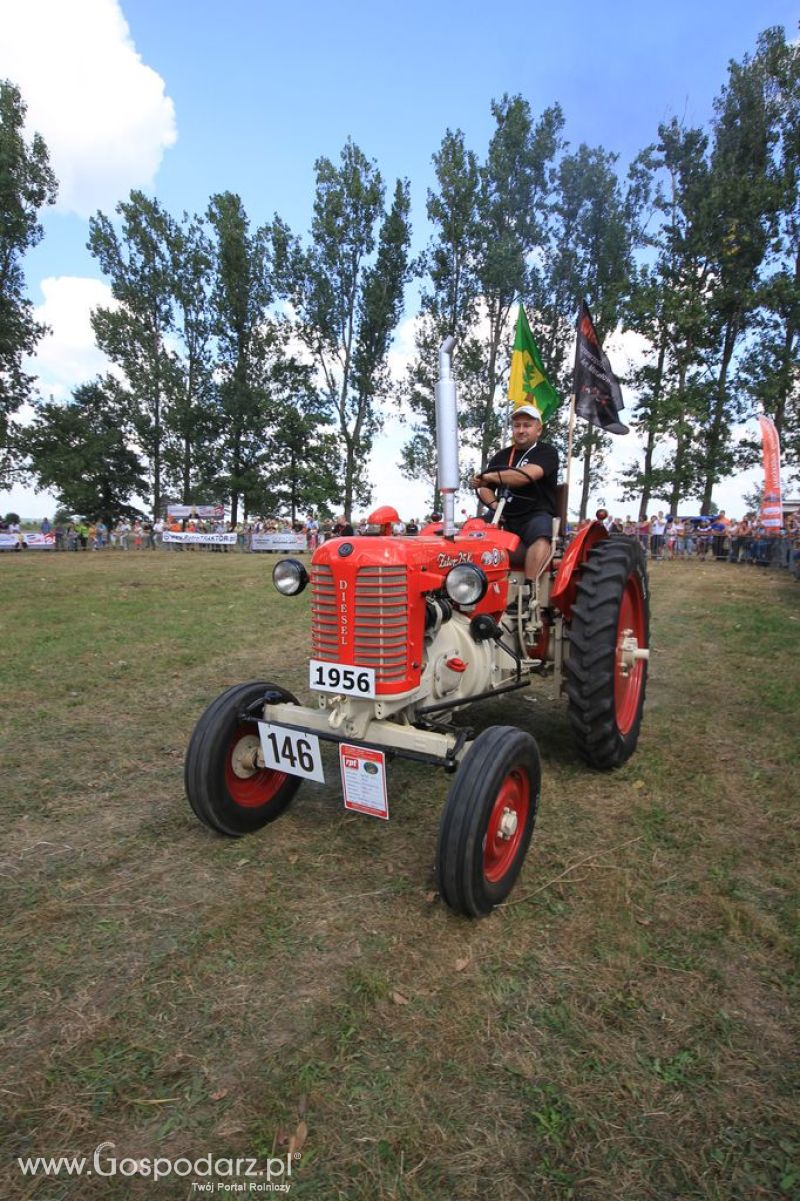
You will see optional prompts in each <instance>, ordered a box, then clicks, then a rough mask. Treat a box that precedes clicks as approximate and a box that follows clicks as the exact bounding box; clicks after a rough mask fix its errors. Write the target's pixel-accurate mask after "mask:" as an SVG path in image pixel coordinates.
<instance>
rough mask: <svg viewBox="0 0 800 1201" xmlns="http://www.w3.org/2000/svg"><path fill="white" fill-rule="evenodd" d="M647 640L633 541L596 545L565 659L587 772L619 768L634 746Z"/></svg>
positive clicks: (643, 583)
mask: <svg viewBox="0 0 800 1201" xmlns="http://www.w3.org/2000/svg"><path fill="white" fill-rule="evenodd" d="M649 635H650V607H649V594H648V587H647V569H646V566H645V560H644V555H643V553H642V548H641V546H640V545H639V543H638V542H635V541H634V540H633V539H632V538H609V539H608V540H607V541H604V542H600V543H598V544H597V546H595V547H594V549H593V550H592V551H591V553H590V554H589V557H588V559H587V560H586V562H585V563H584V564H583V565H582V567H581V574H580V579H579V580H578V586H577V593H576V599H575V603H574V605H573V606H572V619H571V622H570V627H569V657H568V658H567V661H566V672H567V697H568V698H569V716H570V722H571V725H572V730H573V734H574V736H575V740H576V742H577V744H578V750H579V752H580V754H581V755H582V756H583V758H584V759H585V760H586V761H587V762H588V763H590V764H591V765H592V767H600V768H611V767H619V766H620V765H621V764H623V763H624V762H625V761H626V759H628V758H629V757H630V756H631V755H632V754H633V752H634V750H635V749H636V743H637V741H638V739H639V727H640V726H641V724H642V710H643V708H644V694H645V687H646V684H647V654H648V649H647V648H648V644H649Z"/></svg>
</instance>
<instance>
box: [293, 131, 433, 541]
mask: <svg viewBox="0 0 800 1201" xmlns="http://www.w3.org/2000/svg"><path fill="white" fill-rule="evenodd" d="M315 172H316V192H315V200H314V215H313V220H312V224H311V246H310V248H309V249H307V250H306V249H303V247H302V245H301V243H300V241H299V240H298V239H297V238H296V237H295V236H294V235H293V234H292V233H291V231H290V229H289V227H288V226H287V225H286V224H285V223H284V222H283V221H281V219H280V218H278V217H276V218H275V222H274V225H273V244H274V247H275V256H276V271H277V276H278V278H279V280H280V285H281V292H282V295H283V296H284V298H286V299H287V300H289V301H290V302H291V305H292V308H293V311H294V313H295V315H296V321H295V324H294V330H295V333H296V335H297V337H298V338H299V339H300V341H301V342H302V344H303V345H304V346H305V348H306V350H307V352H308V354H309V356H310V358H311V360H312V362H313V363H314V366H315V368H316V369H317V371H318V373H319V378H320V381H321V383H320V390H321V392H322V393H323V395H324V396H325V398H326V399H327V401H328V403H329V405H330V407H331V410H332V412H333V414H334V416H335V421H336V426H337V431H338V437H339V444H340V448H341V454H342V459H343V477H344V478H343V481H342V494H343V507H344V511H345V514H346V516H347V519H348V520H350V519H351V517H352V512H353V505H354V502H355V501H356V500H358V501H360V502H362V503H363V502H365V501H366V500H368V498H369V494H370V489H369V486H368V484H367V478H366V467H367V460H368V457H369V453H370V451H371V449H372V445H373V440H374V437H375V434H376V433H377V432H378V431H379V429H380V428H381V413H380V409H379V407H378V402H379V401H380V400H382V399H383V398H385V397H386V396H387V395H388V393H389V374H388V368H387V355H388V351H389V347H390V344H391V339H392V336H393V333H394V330H395V328H396V327H397V324H398V322H399V320H400V316H401V313H402V307H403V291H404V287H405V284H406V282H407V281H408V279H409V275H410V264H409V243H410V238H411V231H410V226H409V209H410V200H409V185H408V183H407V182H406V181H402V180H398V181H397V183H396V185H395V189H394V193H393V197H392V202H391V206H390V207H389V208H388V209H387V208H386V207H385V188H384V183H383V179H382V177H381V174H380V172H379V170H378V167H377V164H376V163H375V162H374V161H372V160H369V159H367V157H366V156H365V155H364V153H363V152H362V151H361V150H360V149H359V147H358V146H356V145H355V144H354V143H353V142H352V141H348V142H347V143H346V144H345V146H344V148H343V150H342V153H341V157H340V161H339V164H338V165H334V163H332V162H331V160H330V159H328V158H320V159H318V160H317V162H316V164H315Z"/></svg>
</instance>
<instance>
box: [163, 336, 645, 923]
mask: <svg viewBox="0 0 800 1201" xmlns="http://www.w3.org/2000/svg"><path fill="white" fill-rule="evenodd" d="M454 346H455V339H453V338H447V339H446V340H445V342H444V343H443V345H442V348H441V350H440V353H439V377H440V378H439V382H438V384H437V389H436V407H437V412H436V426H437V437H438V445H437V451H438V456H439V489H440V491H441V493H442V497H443V502H444V519H443V521H442V522H438V523H435V524H433V523H432V524H431V525H429V526H427V527H425V528H424V529H422V530H421V531H420V534H419V536H418V537H401V536H396V535H394V534H392V533H387V532H386V531H387V530H388V531H391V529H392V525H393V523H396V522H398V515H397V513H396V512H395V511H394V510H393V509H391V508H388V507H384V508H381V509H378V510H376V512H375V513H373V514H372V516H371V518H370V522H371V523H372V524H374V525H376V526H377V527H378V528H379V529H381V530H383V531H384V532H383V533H380V534H377V535H374V536H372V535H364V536H362V537H345V538H333V539H331V540H329V541H327V542H324V543H323V544H322V545H321V546H319V547H318V548H317V549H316V550H315V551H314V553H313V556H312V558H311V564H310V572H309V571H307V570H306V567H305V566H304V564H303V563H302V562H301V561H300V560H299V559H294V558H287V559H282V560H280V561H279V562H278V563H277V564H276V565H275V568H274V571H273V582H274V584H275V587H276V588H277V589H278V591H279V592H281V593H283V595H284V596H286V597H295V598H296V597H299V596H301V595H303V594H305V590H306V589H307V587H308V586H309V584H310V597H311V605H310V618H311V656H310V662H309V678H308V684H309V689H310V690H311V693H312V696H313V697H314V699H315V703H314V704H308V705H304V704H301V703H300V702H299V701H298V699H297V697H295V696H293V695H292V693H291V692H288V691H287V690H286V689H285V688H282V687H281V686H280V685H279V684H275V683H269V682H267V681H266V680H254V681H252V682H250V683H246V684H237V685H236V686H235V687H233V688H229V689H228V690H227V691H226V692H223V693H222V694H221V695H220V696H218V697H217V699H216V700H215V701H213V702H212V703H211V705H210V706H209V707H208V709H207V710H206V711H205V713H204V714H203V715H202V717H201V718H200V720H199V721H198V723H197V726H196V727H195V730H194V733H193V734H192V738H191V741H190V743H189V748H188V751H187V754H186V771H185V780H186V791H187V794H188V797H189V801H190V803H191V806H192V809H193V810H194V812H195V813H196V815H197V816H198V818H199V819H200V820H201V821H202V822H204V823H205V824H206V825H207V826H210V827H211V828H212V829H213V830H216V831H218V832H219V833H221V834H227V835H231V836H233V837H239V836H241V835H244V834H249V833H252V832H253V831H255V830H259V829H261V827H262V826H265V825H266V824H267V823H269V822H271V821H273V820H274V819H275V818H277V817H279V816H280V814H281V813H283V811H284V810H285V809H286V808H287V806H288V805H289V803H290V802H291V801H292V799H293V798H294V796H295V795H296V793H297V791H298V789H299V787H300V784H301V783H302V781H303V780H309V781H317V782H323V781H325V780H326V779H328V780H330V779H334V780H335V779H336V778H337V775H338V778H339V780H340V781H341V783H342V789H343V794H344V800H345V804H347V805H348V807H349V808H351V809H353V810H354V811H356V812H360V813H365V814H370V815H372V816H378V817H381V818H384V819H386V818H387V817H388V816H389V800H390V797H391V780H390V779H389V780H388V788H387V772H386V763H387V760H391V759H392V758H393V757H394V756H401V757H402V758H405V759H413V760H417V761H418V762H420V763H425V764H431V765H435V766H438V767H443V768H444V769H445V771H446V772H448V773H450V774H452V776H453V779H452V783H451V785H450V789H449V792H448V794H447V797H446V800H445V803H444V809H443V812H442V817H441V823H440V826H439V836H438V844H437V848H436V874H437V882H438V888H439V891H440V893H441V895H442V897H443V898H444V900H445V901H446V902H447V904H448V905H449V906H451V908H452V909H454V910H455V911H456V912H458V913H462V914H467V915H470V916H473V917H479V916H482V915H484V914H487V913H489V912H490V911H491V909H492V908H493V907H494V906H495V905H498V904H500V902H502V901H503V900H504V899H505V898H506V897H507V896H508V894H509V892H510V891H511V889H512V887H513V886H514V883H515V881H516V879H517V877H518V875H519V873H520V871H521V869H522V865H523V862H524V859H525V855H526V852H527V850H528V845H529V843H530V841H531V836H532V834H533V828H534V822H535V819H536V812H537V808H538V804H539V794H540V781H541V769H540V760H539V751H538V748H537V745H536V741H535V739H534V737H533V734H532V732H531V728H530V727H531V725H532V724H533V722H532V718H533V714H532V712H531V710H530V708H529V707H528V706H525V707H522V706H520V707H519V708H518V710H517V724H516V725H493V726H492V725H490V726H486V725H485V717H484V714H485V712H486V706H485V704H484V702H488V701H489V699H490V698H492V697H495V696H503V695H506V694H508V693H513V692H515V691H517V690H522V689H527V688H530V687H531V686H532V685H536V684H539V685H541V684H545V685H547V686H549V688H550V689H551V691H552V695H553V696H555V697H556V698H558V697H561V696H563V697H564V698H565V699H566V705H567V712H568V715H569V720H570V724H571V727H572V732H573V736H574V740H575V745H576V750H577V752H578V754H579V755H580V756H581V758H583V759H584V760H585V761H586V762H587V763H588V764H590V765H591V766H592V767H594V768H614V767H618V766H619V765H620V764H622V763H624V762H625V761H626V760H627V759H628V758H629V756H630V755H631V754H632V753H633V751H634V750H635V748H636V744H637V740H638V737H639V728H640V725H641V721H642V709H643V705H644V697H645V685H646V682H647V667H648V649H647V648H648V635H649V596H648V584H647V572H646V567H645V561H644V557H643V554H642V550H641V548H640V546H639V543H638V541H637V540H636V539H633V538H627V537H615V536H609V534H608V531H607V530H606V528H605V526H604V525H603V524H602V523H600V522H593V523H591V524H589V525H587V526H585V527H584V528H583V529H581V530H579V531H578V533H577V534H576V536H575V537H574V538H573V540H572V541H571V542H570V544H569V546H568V547H567V548H566V550H565V549H564V546H563V539H562V538H561V536H560V528H559V527H560V523H559V519H558V518H554V519H553V523H552V533H551V543H550V555H549V559H548V560H547V562H546V564H545V566H544V568H543V570H542V572H541V574H540V576H539V579H538V582H537V586H536V589H535V590H534V594H533V595H532V596H531V595H530V594H529V590H528V589H527V587H526V584H525V579H524V576H523V574H522V572H521V571H520V570H519V568H518V566H517V564H519V563H521V562H522V559H523V557H524V548H522V547H521V544H520V540H519V539H518V537H517V536H516V535H515V534H513V533H511V532H510V531H508V530H505V529H503V528H502V524H500V523H501V519H502V509H503V501H502V499H501V500H500V503H499V504H498V506H497V510H496V512H495V517H494V521H493V523H492V524H486V523H485V522H484V521H483V520H481V519H478V518H472V519H470V520H469V521H467V522H466V523H465V524H464V525H463V526H462V527H461V528H460V529H456V526H455V522H454V520H453V515H454V503H455V493H456V491H457V490H458V488H459V486H460V476H459V469H458V453H457V411H456V410H457V405H456V387H455V381H454V380H453V378H452V373H451V354H452V350H453V348H454ZM306 595H307V594H306ZM296 603H303V602H302V601H298V602H296ZM476 702H480V703H481V708H480V711H479V712H476V714H475V723H476V724H475V726H474V727H473V726H471V725H469V724H468V721H466V720H465V716H466V715H467V714H468V710H469V707H470V706H471V705H474V704H475V703H476ZM324 744H329V745H331V746H332V747H333V748H335V749H336V750H337V752H338V755H339V767H338V772H334V771H332V770H331V769H330V768H326V764H325V762H324V756H323V746H324Z"/></svg>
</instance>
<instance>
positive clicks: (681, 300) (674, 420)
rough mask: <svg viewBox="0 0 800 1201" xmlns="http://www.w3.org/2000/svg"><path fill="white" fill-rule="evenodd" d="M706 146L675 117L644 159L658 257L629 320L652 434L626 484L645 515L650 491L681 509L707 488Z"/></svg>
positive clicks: (645, 424)
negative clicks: (642, 347)
mask: <svg viewBox="0 0 800 1201" xmlns="http://www.w3.org/2000/svg"><path fill="white" fill-rule="evenodd" d="M707 149H708V138H707V137H706V135H705V134H704V133H703V131H702V130H700V129H691V128H686V127H684V126H683V125H681V124H680V122H678V121H677V120H675V119H673V120H672V121H670V122H667V123H664V124H662V125H660V126H659V130H658V142H657V143H655V144H654V145H653V146H651V147H648V149H647V150H645V151H643V152H642V154H641V155H640V156H639V159H638V161H637V169H638V170H639V171H641V172H642V173H643V175H644V176H645V177H646V178H647V180H648V185H647V188H646V191H647V192H648V194H650V195H652V211H653V215H654V228H653V231H652V232H651V233H648V234H647V235H646V238H645V241H646V245H647V246H648V248H649V249H650V251H651V253H652V254H653V255H654V258H653V259H652V261H651V262H649V263H646V264H645V265H643V266H642V267H640V269H639V272H638V275H637V277H636V280H635V283H634V286H633V288H632V291H631V296H630V300H629V303H628V306H627V311H626V325H627V328H629V329H632V330H634V331H635V332H636V333H638V334H640V335H641V336H642V337H643V338H644V339H645V340H646V342H647V343H649V347H650V350H649V354H648V355H647V356H646V357H645V359H644V362H643V363H642V365H641V366H640V367H639V368H637V369H636V371H635V372H634V374H633V379H632V383H633V384H634V387H635V389H636V392H637V393H638V402H637V404H636V406H635V410H634V416H633V424H634V426H635V427H636V428H637V429H638V431H639V433H640V434H641V436H642V437H643V438H644V440H645V453H644V459H643V461H642V462H641V463H633V464H631V465H630V466H629V468H628V470H627V471H626V472H625V473H624V474H623V477H622V484H623V495H624V496H625V497H626V499H631V498H633V497H636V496H638V497H639V500H640V505H639V517H640V519H641V518H643V517H645V516H646V515H647V513H648V511H649V508H650V500H651V497H660V498H661V499H662V500H664V501H666V503H667V504H668V507H669V510H670V512H673V513H674V512H676V511H677V509H678V506H679V503H680V502H681V501H683V500H685V499H686V498H687V497H689V496H691V495H695V494H697V493H698V492H699V491H700V490H701V487H702V484H701V460H700V454H699V451H698V446H699V441H700V438H701V434H702V420H703V411H704V405H705V400H706V396H707V393H708V386H709V385H708V378H709V377H708V359H709V355H710V353H711V350H712V341H711V338H710V333H709V330H708V323H707V319H706V310H707V295H708V292H709V288H710V281H711V278H712V270H713V264H712V263H711V262H710V261H709V258H708V255H707V250H706V248H707V240H708V239H707V223H708V219H709V190H710V185H709V171H710V168H709V164H708V159H707Z"/></svg>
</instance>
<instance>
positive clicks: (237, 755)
mask: <svg viewBox="0 0 800 1201" xmlns="http://www.w3.org/2000/svg"><path fill="white" fill-rule="evenodd" d="M266 692H272V693H274V694H279V695H280V699H281V700H282V701H288V702H290V703H291V704H294V705H296V704H297V698H296V697H294V696H292V694H291V692H286V690H285V689H283V688H278V687H277V686H276V685H275V684H267V683H264V682H263V681H261V680H253V681H251V682H250V683H248V684H236V685H235V686H234V687H233V688H228V690H227V691H226V692H223V693H221V695H220V696H218V697H217V699H216V700H215V701H212V702H211V704H210V705H209V707H208V708H207V709H206V711H205V713H204V714H203V716H202V717H201V718H200V720H199V721H198V723H197V725H196V726H195V728H194V732H193V734H192V737H191V740H190V742H189V747H188V750H187V751H186V762H185V766H184V784H185V786H186V795H187V797H188V798H189V804H190V805H191V806H192V809H193V810H194V812H195V814H196V815H197V817H199V819H200V821H201V822H203V823H204V824H205V825H206V826H209V827H210V828H211V829H212V830H216V831H217V832H218V833H219V834H227V835H229V836H230V837H232V838H239V837H241V836H242V835H243V834H251V833H252V832H253V831H254V830H260V829H261V827H262V826H265V825H266V824H267V822H271V821H274V820H275V818H276V817H279V816H280V815H281V813H283V811H284V809H285V808H286V807H287V805H288V804H289V802H290V801H291V799H292V797H293V796H294V794H295V793H296V792H297V789H298V788H299V787H300V779H299V778H298V777H297V776H288V775H286V774H285V773H284V772H279V771H274V770H273V769H272V768H269V767H259V766H258V764H257V763H256V754H257V752H258V749H259V737H258V726H257V725H256V724H255V722H254V721H248V720H245V719H243V717H242V714H243V711H244V710H246V709H247V708H248V706H250V705H252V704H254V702H255V701H257V700H259V699H260V698H262V697H263V696H264V694H265V693H266Z"/></svg>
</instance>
